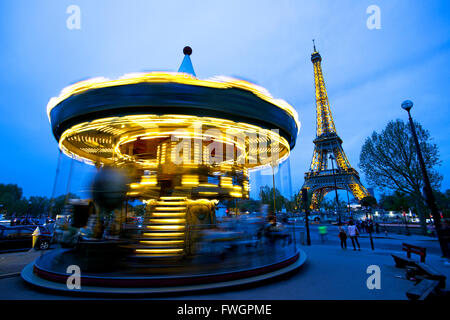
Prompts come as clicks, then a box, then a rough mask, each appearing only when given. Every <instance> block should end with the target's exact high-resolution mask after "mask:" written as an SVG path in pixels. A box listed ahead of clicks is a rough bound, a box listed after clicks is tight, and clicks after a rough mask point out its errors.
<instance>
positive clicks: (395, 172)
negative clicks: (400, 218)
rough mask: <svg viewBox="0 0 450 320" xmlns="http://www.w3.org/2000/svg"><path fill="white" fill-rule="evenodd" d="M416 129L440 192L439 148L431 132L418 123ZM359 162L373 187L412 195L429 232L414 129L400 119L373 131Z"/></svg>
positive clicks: (427, 166) (422, 221) (431, 178)
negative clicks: (413, 134)
mask: <svg viewBox="0 0 450 320" xmlns="http://www.w3.org/2000/svg"><path fill="white" fill-rule="evenodd" d="M415 126H416V132H417V138H418V140H419V144H420V147H421V150H422V153H423V158H424V162H425V167H426V168H427V171H428V175H429V178H430V183H431V185H432V187H433V188H434V189H439V187H440V184H441V181H442V176H441V175H440V174H439V173H438V172H437V171H436V170H435V167H436V166H438V165H440V163H441V161H440V160H439V151H438V148H437V146H436V144H434V143H432V142H431V138H430V134H429V132H428V131H427V130H425V129H424V128H423V127H422V126H421V125H420V124H419V123H417V122H415ZM359 160H360V163H359V167H360V168H361V169H362V171H363V172H364V174H365V176H366V179H367V181H368V183H369V185H371V186H372V187H375V188H377V189H380V190H389V191H391V192H392V191H396V190H397V191H400V192H403V193H406V194H408V195H411V196H412V198H413V199H414V202H415V203H414V205H415V207H416V211H417V213H418V214H419V216H420V220H421V223H422V230H423V231H425V232H426V222H425V215H424V212H423V205H424V198H423V196H422V189H423V186H424V182H423V178H422V173H421V171H420V164H419V161H418V160H417V153H416V148H415V144H414V140H413V136H412V133H411V128H410V126H409V125H408V124H407V123H405V122H403V121H402V120H399V119H397V120H395V121H390V122H389V123H388V124H387V126H386V128H385V129H383V131H382V132H381V133H377V132H373V133H372V136H370V137H368V138H367V139H366V141H365V143H364V145H363V146H362V149H361V154H360V157H359Z"/></svg>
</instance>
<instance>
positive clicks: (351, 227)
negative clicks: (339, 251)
mask: <svg viewBox="0 0 450 320" xmlns="http://www.w3.org/2000/svg"><path fill="white" fill-rule="evenodd" d="M348 235H349V237H350V239H351V240H352V245H353V250H355V251H356V246H355V242H356V244H357V245H358V250H361V247H360V246H359V242H358V235H359V231H358V228H357V227H356V226H355V224H354V223H353V221H350V222H349V224H348Z"/></svg>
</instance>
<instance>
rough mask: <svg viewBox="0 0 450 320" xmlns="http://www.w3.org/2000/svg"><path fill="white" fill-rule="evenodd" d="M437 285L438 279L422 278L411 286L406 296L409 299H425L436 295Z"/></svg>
mask: <svg viewBox="0 0 450 320" xmlns="http://www.w3.org/2000/svg"><path fill="white" fill-rule="evenodd" d="M438 286H439V281H437V280H428V279H423V280H422V281H420V282H419V283H418V284H416V285H414V286H412V287H411V288H410V289H409V290H408V291H407V292H406V296H407V297H408V299H409V300H425V299H427V298H431V296H433V295H437V293H436V292H435V290H436V289H437V287H438Z"/></svg>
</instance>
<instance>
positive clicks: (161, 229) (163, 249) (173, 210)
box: [135, 197, 187, 259]
mask: <svg viewBox="0 0 450 320" xmlns="http://www.w3.org/2000/svg"><path fill="white" fill-rule="evenodd" d="M186 212H187V201H186V198H185V197H160V198H159V199H158V201H157V203H156V205H155V206H154V208H153V210H151V212H150V214H149V215H148V216H147V217H146V219H144V224H143V226H142V228H143V231H142V234H141V236H140V238H139V240H138V245H137V247H136V249H135V257H137V258H149V259H152V258H153V259H160V258H181V257H182V256H183V254H184V242H185V228H186Z"/></svg>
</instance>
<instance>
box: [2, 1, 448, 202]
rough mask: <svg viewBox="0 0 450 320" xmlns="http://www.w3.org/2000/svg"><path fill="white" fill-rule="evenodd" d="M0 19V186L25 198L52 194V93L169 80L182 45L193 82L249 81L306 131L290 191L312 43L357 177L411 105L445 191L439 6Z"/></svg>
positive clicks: (46, 7)
mask: <svg viewBox="0 0 450 320" xmlns="http://www.w3.org/2000/svg"><path fill="white" fill-rule="evenodd" d="M72 4H75V5H78V6H79V7H80V8H81V29H80V30H69V29H67V27H66V19H67V18H68V16H69V14H67V13H66V8H67V7H68V6H69V5H72ZM372 4H375V5H378V6H379V7H380V8H381V29H380V30H369V29H368V28H367V27H366V20H367V18H368V16H369V14H367V13H366V8H367V7H368V6H369V5H372ZM0 15H1V16H0V39H1V49H0V67H1V73H0V97H1V105H0V111H1V116H0V136H1V137H2V138H1V144H2V148H1V156H0V168H1V170H0V183H17V184H18V185H20V186H21V187H22V188H23V190H24V194H25V195H26V196H30V195H47V196H50V195H51V193H52V188H53V182H54V176H55V170H56V164H57V159H58V148H57V142H56V141H55V140H54V138H53V136H52V134H51V130H50V125H49V122H48V119H47V116H46V112H45V108H46V104H47V102H48V100H49V99H50V98H51V97H52V96H56V95H58V94H59V92H60V90H61V89H62V88H63V87H65V86H67V85H69V84H71V83H74V82H77V81H79V80H82V79H86V78H90V77H97V76H106V77H110V78H114V77H118V76H120V75H122V74H124V73H129V72H134V71H145V70H172V71H176V70H177V69H178V67H179V65H180V63H181V61H182V58H183V56H182V48H183V47H184V46H185V45H190V46H191V47H192V48H193V54H192V56H191V58H192V62H193V65H194V68H195V71H196V73H197V76H198V77H199V78H207V77H211V76H214V75H228V76H236V77H241V78H244V79H248V80H250V81H252V82H255V83H257V84H259V85H261V86H263V87H265V88H267V89H268V90H269V91H270V92H271V93H272V95H273V96H275V97H279V98H283V99H285V100H286V101H288V102H289V103H290V104H292V105H293V106H294V107H295V108H296V110H297V111H298V113H299V116H300V121H301V124H302V128H301V131H300V134H299V137H298V142H297V146H296V147H295V149H294V151H293V153H292V157H291V162H290V164H291V172H292V183H293V189H294V191H295V190H297V189H299V188H300V187H301V185H302V183H303V173H304V172H305V171H306V170H307V169H308V167H309V164H310V161H311V157H312V152H313V143H312V140H313V138H314V136H315V109H314V104H315V101H314V87H313V69H312V64H311V61H310V54H311V51H312V45H311V39H312V38H315V39H316V44H317V48H318V49H319V51H320V53H321V55H322V58H323V62H322V66H323V71H324V75H325V81H326V85H327V90H328V94H329V99H330V104H331V108H332V112H333V116H334V120H335V123H336V128H337V130H338V134H339V135H340V136H341V138H342V139H343V140H344V144H343V146H344V150H345V151H346V153H347V156H348V158H349V160H350V162H351V164H352V165H353V166H354V167H356V169H357V170H359V168H358V160H359V153H360V150H361V146H362V144H363V142H364V140H365V138H366V137H367V136H369V135H370V134H371V133H372V131H373V130H376V131H380V130H381V129H382V128H383V127H384V126H385V125H386V123H387V122H388V121H389V120H391V119H396V118H401V119H404V120H406V113H405V112H404V111H403V110H402V109H401V108H400V103H401V102H402V101H403V100H405V99H411V100H413V101H414V103H415V107H414V109H413V116H414V117H415V119H416V120H418V121H419V122H421V123H422V124H423V126H424V127H425V128H427V129H428V130H429V131H430V132H431V135H432V137H433V138H434V141H435V143H436V144H437V145H438V146H439V149H440V153H441V159H442V161H443V164H442V166H441V167H439V171H440V172H441V173H442V174H444V181H443V184H442V187H443V189H447V188H450V175H449V173H450V164H449V160H450V143H449V142H450V135H449V122H450V120H449V116H450V110H449V105H450V103H449V102H450V98H449V85H450V78H449V74H450V67H449V62H450V22H449V17H450V2H449V1H406V0H404V1H401V0H399V1H390V0H388V1H381V0H371V1H364V0H352V1H350V0H340V1H335V0H329V1H261V0H258V1H248V0H247V1H241V0H238V1H150V0H148V1H144V0H142V1H138V0H129V1H112V0H95V1H88V0H84V1H83V0H70V1H66V0H54V1H45V0H40V1H25V0H6V1H1V2H0ZM67 167H68V160H67V159H64V160H63V163H62V171H64V168H67ZM66 171H67V170H66ZM75 179H76V180H80V179H83V178H82V176H81V175H78V174H76V175H75ZM362 180H363V182H365V179H364V176H362ZM64 184H65V183H63V182H60V185H59V187H58V190H57V193H63V192H64V186H63V185H64Z"/></svg>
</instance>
